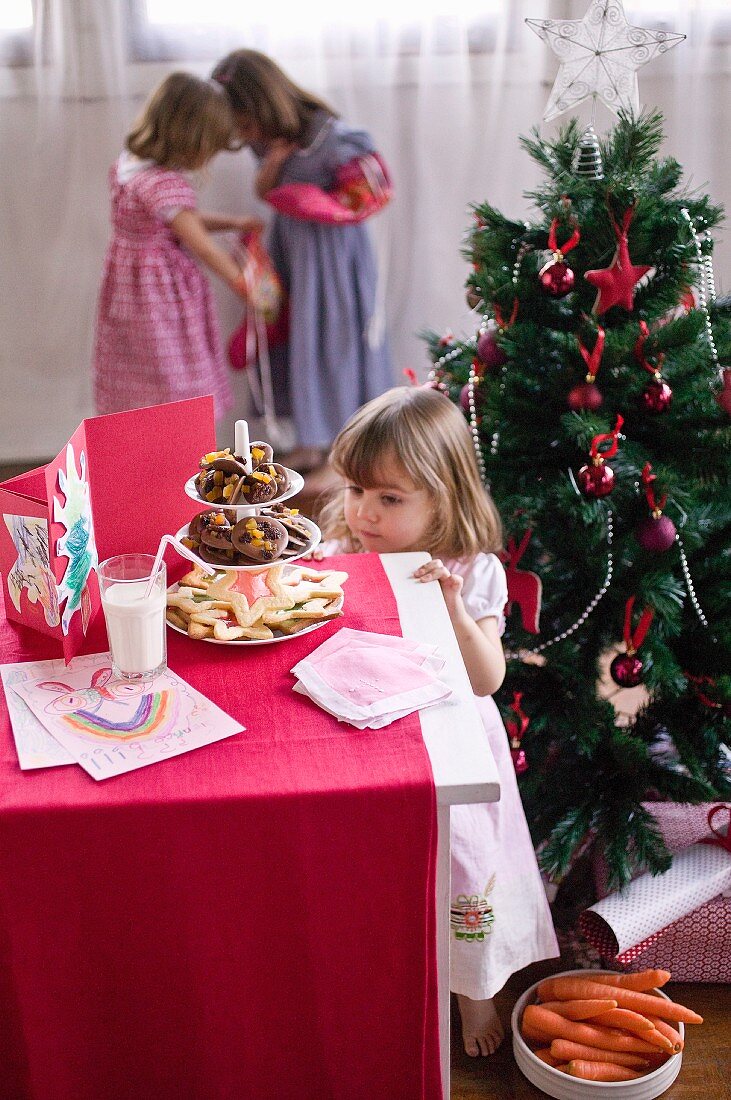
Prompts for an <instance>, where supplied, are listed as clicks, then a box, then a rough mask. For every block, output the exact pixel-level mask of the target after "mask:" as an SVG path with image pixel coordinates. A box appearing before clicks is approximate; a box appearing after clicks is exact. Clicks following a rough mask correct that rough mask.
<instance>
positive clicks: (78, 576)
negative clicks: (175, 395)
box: [0, 397, 216, 661]
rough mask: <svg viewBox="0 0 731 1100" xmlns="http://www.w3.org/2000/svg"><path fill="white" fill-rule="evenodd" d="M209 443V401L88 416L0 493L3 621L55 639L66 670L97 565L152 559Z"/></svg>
mask: <svg viewBox="0 0 731 1100" xmlns="http://www.w3.org/2000/svg"><path fill="white" fill-rule="evenodd" d="M215 442H216V436H215V422H214V418H213V399H212V398H211V397H199V398H194V399H193V400H190V401H174V402H172V403H171V404H168V405H154V406H152V407H150V408H146V409H133V410H132V411H131V412H125V413H113V414H111V415H109V416H95V417H91V418H89V419H88V420H84V421H82V423H81V424H80V426H79V427H78V428H77V429H76V431H75V432H74V434H73V435H72V436H71V438H70V439H69V441H68V443H67V444H66V446H65V447H64V448H63V450H62V451H61V452H60V454H58V455H57V456H56V458H55V459H54V460H53V461H52V462H49V463H48V465H47V466H43V467H39V468H38V469H36V470H31V471H30V472H29V473H27V474H21V475H20V477H15V478H11V479H10V480H9V481H5V482H3V483H2V484H0V572H1V573H2V577H3V595H4V597H5V610H6V613H7V617H8V619H12V620H14V621H15V622H18V623H21V624H22V625H23V626H28V627H31V628H33V629H35V630H40V631H42V633H44V634H50V635H52V636H53V637H56V638H58V639H59V641H61V643H62V645H63V653H64V657H65V658H66V660H67V661H69V660H70V659H71V658H72V657H73V656H74V654H76V653H78V652H79V651H80V649H81V645H82V643H83V639H84V636H85V634H86V632H87V629H88V627H89V624H90V623H91V621H92V620H93V618H94V616H95V615H96V613H97V612H98V610H99V608H100V606H101V604H100V598H99V585H98V582H97V573H96V570H97V566H98V564H99V562H100V561H104V560H105V559H106V558H109V557H112V556H113V555H114V554H122V553H126V552H130V551H137V552H139V553H149V554H154V553H155V551H156V550H157V547H158V543H159V541H160V538H161V537H162V535H164V534H166V533H169V532H175V531H177V530H178V528H180V527H182V526H183V524H184V523H186V522H187V521H188V520H189V519H190V518H191V517H192V516H193V515H194V514H195V512H196V511H197V510H198V509H197V507H196V504H195V503H194V501H192V500H190V499H189V498H188V497H187V496H186V495H185V492H184V490H183V486H184V484H185V482H186V480H187V479H188V478H189V477H190V475H191V473H193V472H194V471H195V470H196V469H197V468H198V463H199V460H200V456H201V455H202V454H205V453H206V452H208V451H210V450H212V449H214V448H215Z"/></svg>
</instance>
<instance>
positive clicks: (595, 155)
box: [571, 126, 604, 180]
mask: <svg viewBox="0 0 731 1100" xmlns="http://www.w3.org/2000/svg"><path fill="white" fill-rule="evenodd" d="M571 169H572V171H573V173H574V175H575V176H581V177H582V179H586V180H602V179H604V165H603V164H602V152H601V149H600V148H599V138H598V137H597V136H596V133H595V132H594V127H593V126H587V127H586V129H585V130H584V132H583V134H582V135H581V140H580V141H579V144H578V145H577V146H576V149H575V151H574V156H573V159H572V161H571Z"/></svg>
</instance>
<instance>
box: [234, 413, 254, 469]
mask: <svg viewBox="0 0 731 1100" xmlns="http://www.w3.org/2000/svg"><path fill="white" fill-rule="evenodd" d="M234 454H235V455H236V456H237V457H238V458H240V459H241V461H242V462H243V464H244V466H245V467H246V472H247V474H250V473H251V448H250V446H249V425H248V423H247V422H246V421H245V420H237V421H236V434H235V437H234Z"/></svg>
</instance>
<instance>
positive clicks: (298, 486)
mask: <svg viewBox="0 0 731 1100" xmlns="http://www.w3.org/2000/svg"><path fill="white" fill-rule="evenodd" d="M284 469H285V470H286V471H287V473H288V474H289V488H288V489H285V491H284V492H283V493H280V494H279V496H276V497H273V498H272V500H268V501H267V502H266V504H228V503H227V502H226V501H223V502H221V503H219V504H211V502H210V500H206V499H205V498H204V497H202V496H199V495H198V490H197V489H196V487H195V479H196V478H197V476H198V475H197V474H193V476H192V477H189V478H188V480H187V481H186V483H185V486H184V488H185V494H186V496H189V497H190V499H191V500H194V501H195V502H196V504H203V505H205V507H206V508H235V509H236V510H237V511H238V512H239V513H240V514H244V513H246V512H251V513H252V514H253V513H255V512H260V511H261V509H262V508H269V507H271V505H272V504H281V503H282V501H283V500H289V498H290V497H293V496H296V495H297V493H299V492H301V491H302V488H303V486H304V484H305V479H304V478H303V477H302V474H298V473H297V471H296V470H290V469H289V467H288V466H285V467H284Z"/></svg>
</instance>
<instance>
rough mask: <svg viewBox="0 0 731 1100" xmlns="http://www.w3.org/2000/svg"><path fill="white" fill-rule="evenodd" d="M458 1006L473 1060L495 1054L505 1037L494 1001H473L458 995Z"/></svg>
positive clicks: (464, 1036)
mask: <svg viewBox="0 0 731 1100" xmlns="http://www.w3.org/2000/svg"><path fill="white" fill-rule="evenodd" d="M457 1004H458V1005H459V1014H460V1016H461V1018H462V1039H463V1040H464V1048H465V1050H466V1051H467V1053H468V1054H469V1055H470V1056H471V1057H472V1058H477V1057H478V1056H479V1055H480V1054H482V1055H486V1054H494V1053H495V1051H496V1050H497V1048H498V1047H499V1046H500V1044H501V1042H502V1041H503V1038H504V1036H505V1032H504V1030H503V1025H502V1024H501V1023H500V1017H499V1016H498V1014H497V1011H496V1010H495V1003H494V1001H493V1000H492V999H491V1000H489V1001H473V1000H472V999H471V998H470V997H465V996H464V995H463V994H462V993H458V994H457Z"/></svg>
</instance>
